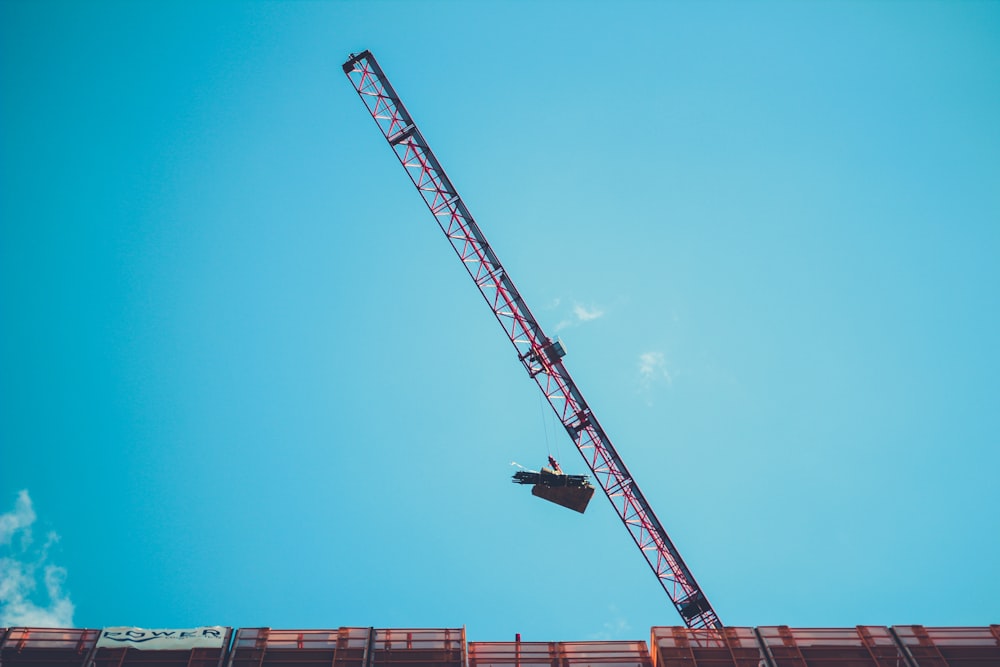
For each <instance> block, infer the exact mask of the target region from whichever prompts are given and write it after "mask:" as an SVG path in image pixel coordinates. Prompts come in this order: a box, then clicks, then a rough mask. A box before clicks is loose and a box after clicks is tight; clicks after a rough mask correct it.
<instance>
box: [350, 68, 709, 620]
mask: <svg viewBox="0 0 1000 667" xmlns="http://www.w3.org/2000/svg"><path fill="white" fill-rule="evenodd" d="M343 68H344V73H345V74H346V75H347V78H348V79H349V80H350V82H351V85H352V86H354V90H355V91H356V92H357V93H358V96H359V97H360V98H361V100H362V102H364V104H365V108H366V109H367V110H368V113H369V114H370V115H371V117H372V118H373V119H374V120H375V123H376V124H377V125H378V128H379V130H380V131H381V132H382V135H383V136H384V137H385V140H386V141H387V142H388V143H389V146H390V147H391V148H392V151H393V153H394V154H395V155H396V158H397V159H398V160H399V162H400V164H402V166H403V168H404V170H405V171H406V174H407V176H409V178H410V180H411V181H412V182H413V185H414V186H416V188H417V191H418V192H419V193H420V196H421V197H422V198H423V200H424V203H425V204H426V205H427V208H428V209H430V212H431V215H432V216H433V217H434V219H435V220H436V221H437V223H438V226H439V227H440V228H441V230H442V231H443V232H444V234H445V236H446V237H447V239H448V242H449V243H451V247H452V249H453V250H454V251H455V253H456V254H457V255H458V257H459V259H460V260H461V262H462V266H464V267H465V270H466V271H467V272H468V274H469V276H470V277H471V278H472V280H473V282H474V283H475V284H476V287H477V288H479V292H480V293H481V294H482V295H483V298H484V299H485V300H486V303H487V304H488V305H489V307H490V310H492V311H493V315H494V316H495V317H496V319H497V321H498V322H499V323H500V326H501V327H502V328H503V330H504V333H506V334H507V338H508V339H509V340H510V342H511V343H512V344H513V346H514V350H515V352H516V354H517V358H518V360H519V361H520V362H521V364H523V365H524V368H525V370H526V371H527V373H528V376H529V377H530V378H531V379H532V380H533V381H534V382H535V384H536V385H538V388H539V389H541V391H542V395H543V396H544V397H545V398H546V400H547V401H548V403H549V406H551V408H552V410H553V411H554V412H555V415H556V417H557V418H558V419H559V421H560V422H562V425H563V427H564V428H565V429H566V432H567V433H568V434H569V436H570V438H572V440H573V443H574V444H575V445H576V448H577V449H578V450H579V452H580V454H581V455H582V456H583V459H584V461H586V463H587V466H588V467H589V468H590V470H591V472H592V473H593V475H594V479H595V480H596V481H597V483H598V485H599V486H600V487H601V488H602V489H603V490H604V493H605V495H606V496H607V498H608V500H609V501H610V502H611V505H612V507H613V508H614V510H615V512H616V513H617V514H618V517H619V519H621V522H622V524H623V525H624V526H625V528H626V530H627V531H628V533H629V535H630V536H631V537H632V539H633V540H634V541H635V544H636V546H638V547H639V550H640V551H641V552H642V555H643V556H644V557H645V559H646V562H647V563H648V564H649V566H650V568H651V569H652V570H653V573H654V574H655V575H656V578H657V581H658V582H659V583H660V585H661V586H662V587H663V590H664V591H666V593H667V595H668V596H669V597H670V600H671V602H673V604H674V607H675V608H676V609H677V611H678V613H679V614H680V616H681V618H682V619H683V620H684V623H685V625H687V626H688V627H690V628H717V629H721V628H722V622H721V621H720V620H719V617H718V615H717V614H716V613H715V610H714V609H713V608H712V605H711V604H710V603H709V601H708V598H707V597H705V593H704V592H703V591H702V589H701V587H700V586H699V585H698V583H697V582H696V581H695V579H694V576H693V575H692V574H691V571H690V569H688V566H687V565H686V564H685V563H684V560H683V559H682V558H681V555H680V552H679V551H678V550H677V548H676V547H675V546H674V543H673V542H672V541H671V539H670V537H669V536H668V535H667V531H666V530H665V529H664V528H663V524H661V523H660V520H659V519H658V518H657V517H656V515H655V514H654V513H653V509H652V508H651V507H650V506H649V503H648V502H647V501H646V497H645V496H644V495H643V494H642V491H640V490H639V485H638V484H636V482H635V479H634V478H633V477H632V474H631V473H630V472H629V471H628V468H626V467H625V463H624V462H623V461H622V459H621V457H620V456H619V455H618V451H617V450H616V449H615V448H614V446H613V445H612V444H611V440H610V439H609V438H608V435H607V433H605V432H604V429H603V428H602V427H601V425H600V423H599V422H598V421H597V417H596V416H595V415H594V412H593V411H592V410H591V408H590V406H589V405H588V404H587V401H586V400H584V398H583V394H581V393H580V390H579V389H578V388H577V386H576V383H575V382H574V381H573V378H572V377H570V374H569V371H567V370H566V367H565V365H564V364H563V361H562V359H563V357H564V356H565V354H566V353H565V349H564V348H563V346H562V343H561V342H560V341H559V340H558V339H556V340H553V339H551V338H549V337H548V336H546V335H545V333H544V332H543V331H542V328H541V326H540V325H539V324H538V322H537V320H535V317H534V316H533V315H532V314H531V311H530V310H529V309H528V306H527V304H526V303H525V302H524V299H523V298H521V294H520V292H518V291H517V288H516V287H515V286H514V283H513V281H512V280H511V279H510V276H509V275H508V274H507V271H506V270H505V269H504V267H503V265H502V264H500V260H499V259H498V258H497V256H496V253H495V252H494V251H493V248H492V247H491V246H490V244H489V242H488V241H487V240H486V237H485V236H484V235H483V232H482V230H480V228H479V225H478V224H476V221H475V220H474V219H473V217H472V214H471V213H469V209H468V208H467V207H466V205H465V202H464V201H463V200H462V198H461V197H460V196H459V194H458V191H457V190H456V189H455V187H454V186H453V185H452V183H451V180H450V179H449V178H448V176H447V175H446V174H445V172H444V169H443V168H442V167H441V163H440V162H438V159H437V157H436V156H435V155H434V153H433V151H431V148H430V146H429V145H428V144H427V142H426V141H425V140H424V137H423V134H421V132H420V130H419V129H418V128H417V126H416V124H415V123H414V122H413V118H412V117H411V116H410V114H409V112H408V111H407V110H406V107H404V106H403V102H402V100H400V99H399V96H398V95H396V91H395V90H394V89H393V87H392V85H391V84H390V83H389V80H388V79H387V78H386V76H385V73H384V72H383V71H382V68H381V67H379V65H378V63H377V62H376V61H375V58H374V56H372V54H371V52H369V51H362V52H361V53H357V54H351V56H350V57H349V58H348V59H347V62H345V63H344V66H343Z"/></svg>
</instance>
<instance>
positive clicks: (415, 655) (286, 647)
mask: <svg viewBox="0 0 1000 667" xmlns="http://www.w3.org/2000/svg"><path fill="white" fill-rule="evenodd" d="M279 665H280V666H282V667H284V666H285V665H295V666H296V667H319V666H320V665H323V666H325V667H465V629H464V628H445V629H427V628H398V629H396V628H392V629H375V628H358V627H353V628H344V627H342V628H336V629H328V630H272V629H270V628H241V629H240V630H239V631H238V632H237V633H236V639H235V641H234V642H233V648H232V651H231V652H230V657H229V667H269V666H273V667H278V666H279Z"/></svg>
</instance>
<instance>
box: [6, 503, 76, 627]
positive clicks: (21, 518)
mask: <svg viewBox="0 0 1000 667" xmlns="http://www.w3.org/2000/svg"><path fill="white" fill-rule="evenodd" d="M35 518H36V516H35V510H34V508H33V507H32V504H31V497H30V496H29V495H28V492H27V491H21V492H20V493H19V494H18V496H17V503H16V504H15V506H14V510H13V511H11V512H7V513H5V514H0V546H3V547H4V549H3V551H4V552H5V553H4V554H3V556H2V557H0V626H10V627H14V626H29V627H50V628H58V627H63V628H71V627H73V611H74V607H73V603H72V602H71V601H70V599H69V594H68V593H66V592H65V591H64V590H63V586H64V582H65V581H66V570H65V568H62V567H59V566H57V565H52V564H49V563H48V562H47V561H48V552H49V548H50V547H51V546H52V545H53V544H55V543H56V542H58V541H59V536H58V535H56V534H55V533H49V534H48V536H47V538H46V540H45V544H44V545H42V547H41V549H32V548H31V544H32V539H31V525H32V524H33V523H34V522H35ZM15 538H19V539H15ZM39 576H41V579H42V583H43V584H44V588H45V592H44V596H41V597H44V598H45V599H46V600H47V604H44V605H43V604H40V603H39V597H40V595H39V594H38V593H37V589H38V583H39V582H38V578H39Z"/></svg>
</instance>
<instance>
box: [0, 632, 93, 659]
mask: <svg viewBox="0 0 1000 667" xmlns="http://www.w3.org/2000/svg"><path fill="white" fill-rule="evenodd" d="M100 633H101V631H100V630H97V629H78V628H8V630H7V633H6V635H5V636H4V638H3V643H2V644H0V665H2V666H3V667H84V665H85V664H86V662H87V660H88V658H89V657H90V654H91V652H92V651H93V649H94V646H96V644H97V638H98V636H99V635H100Z"/></svg>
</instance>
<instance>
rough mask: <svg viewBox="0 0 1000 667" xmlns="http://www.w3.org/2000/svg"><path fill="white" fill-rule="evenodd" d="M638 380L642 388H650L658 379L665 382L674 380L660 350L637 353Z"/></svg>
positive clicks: (668, 382)
mask: <svg viewBox="0 0 1000 667" xmlns="http://www.w3.org/2000/svg"><path fill="white" fill-rule="evenodd" d="M639 381H640V382H641V384H642V387H643V388H644V389H649V388H651V387H652V386H653V385H654V384H655V383H657V382H659V381H665V382H666V383H667V384H670V383H672V382H673V381H674V378H673V376H672V375H671V374H670V371H669V370H668V369H667V361H666V358H665V357H664V355H663V353H662V352H643V353H642V354H640V355H639Z"/></svg>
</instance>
